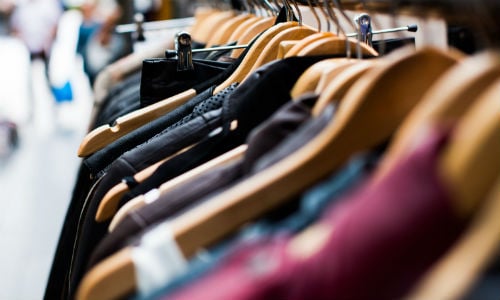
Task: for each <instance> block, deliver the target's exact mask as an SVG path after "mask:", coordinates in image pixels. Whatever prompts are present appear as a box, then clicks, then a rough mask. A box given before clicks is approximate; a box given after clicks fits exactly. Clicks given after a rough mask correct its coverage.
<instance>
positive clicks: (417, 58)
mask: <svg viewBox="0 0 500 300" xmlns="http://www.w3.org/2000/svg"><path fill="white" fill-rule="evenodd" d="M406 50H408V49H406ZM396 55H398V58H394V59H393V60H392V61H390V62H388V63H387V64H385V65H383V66H381V67H378V68H375V69H373V70H372V71H370V72H368V73H367V74H365V76H363V77H362V78H361V79H360V80H358V81H357V82H356V83H355V84H354V86H353V87H352V88H351V89H350V90H349V92H348V93H347V95H346V96H345V98H344V99H343V101H342V102H341V104H340V107H339V109H338V111H337V113H336V116H335V118H334V119H332V121H331V122H330V123H329V124H327V126H326V128H325V129H323V130H322V132H320V133H319V134H318V136H316V137H315V138H314V139H313V140H312V141H310V142H309V143H307V144H306V145H304V146H303V147H302V148H300V149H299V150H298V151H296V152H294V153H293V154H291V155H289V156H288V157H286V158H285V159H283V160H282V161H280V162H278V163H276V164H275V165H273V166H271V167H269V168H268V169H266V170H264V171H262V172H260V173H259V174H257V175H255V176H252V177H250V178H248V179H246V180H244V181H243V182H241V183H239V184H237V185H235V186H234V187H232V188H230V189H228V190H227V191H225V192H223V193H221V194H219V195H217V196H215V197H214V198H212V199H210V200H209V201H207V202H204V203H202V204H200V205H199V206H197V207H195V208H193V209H191V210H189V211H187V212H186V213H184V214H182V215H181V216H179V217H177V218H176V219H174V220H172V221H171V223H170V224H171V228H172V231H173V234H174V237H175V240H176V242H177V244H178V246H179V248H180V250H181V251H182V253H183V255H184V256H185V257H191V256H192V255H193V254H194V253H195V252H196V251H197V250H198V249H200V247H204V246H207V245H209V244H211V243H213V242H215V241H217V240H219V239H220V238H222V237H224V236H225V235H227V234H228V233H230V232H232V231H233V230H235V229H236V228H238V227H239V226H241V225H242V224H244V223H245V222H247V221H250V220H253V219H255V218H256V217H257V216H259V215H262V213H264V212H266V211H269V210H270V209H272V208H274V207H276V206H278V205H279V204H281V203H283V202H284V201H286V200H287V199H288V198H289V197H291V196H293V195H295V194H297V193H298V192H300V191H303V190H304V189H305V188H307V187H309V186H310V185H311V184H313V183H314V182H317V180H319V179H321V178H323V177H324V176H326V175H327V174H329V173H331V171H332V170H334V169H337V168H338V167H340V166H341V165H342V163H344V162H345V161H346V160H347V159H348V158H349V157H350V156H351V155H353V154H354V153H356V152H357V151H360V150H364V149H366V148H370V147H373V146H375V145H377V144H378V143H380V142H382V141H384V140H386V139H387V138H388V137H389V136H390V135H391V134H392V133H393V131H394V130H395V129H396V127H397V126H398V125H399V123H400V122H401V120H402V119H403V118H404V117H405V115H406V114H408V112H409V111H410V110H411V108H412V107H413V106H414V105H415V104H416V102H417V101H418V99H419V98H420V97H421V94H422V90H423V89H424V88H425V87H427V86H429V85H430V83H431V82H432V81H434V80H435V79H436V78H437V77H438V76H440V75H441V74H442V73H443V72H444V71H445V70H446V69H447V68H449V67H450V66H451V65H452V64H453V63H455V60H454V59H452V58H450V57H449V56H447V55H446V54H444V53H442V52H439V51H436V50H430V49H427V50H422V51H420V52H417V53H414V52H413V51H411V52H408V51H404V50H401V51H396V52H395V53H392V55H391V56H392V57H394V56H396ZM405 70H406V71H407V73H405ZM417 75H418V78H420V76H421V77H422V80H418V81H416V80H411V79H412V78H415V77H414V76H417ZM422 75H425V76H422ZM365 77H366V78H365ZM398 85H404V86H405V87H406V88H399V89H398V88H396V87H397V86H398ZM332 153H335V155H332ZM131 265H132V269H133V262H132V258H131V254H130V251H129V250H127V249H125V250H122V251H120V252H119V253H116V254H114V255H112V256H111V257H109V258H107V259H105V260H104V261H102V262H101V263H99V264H98V265H97V266H96V267H94V268H93V269H92V270H91V271H90V272H89V273H88V274H87V275H86V276H85V277H84V278H83V281H82V283H81V285H80V287H79V289H78V292H77V299H90V298H89V297H92V299H103V297H104V296H109V295H108V294H106V293H108V292H109V291H112V292H114V293H115V294H114V295H113V296H117V297H122V296H124V295H126V294H127V293H130V292H133V289H134V286H135V282H132V281H133V280H131V279H133V275H131V274H133V273H134V272H133V270H132V271H131ZM124 273H127V274H124ZM123 280H128V282H126V283H123V284H122V283H121V281H123ZM103 286H106V287H107V288H106V290H103Z"/></svg>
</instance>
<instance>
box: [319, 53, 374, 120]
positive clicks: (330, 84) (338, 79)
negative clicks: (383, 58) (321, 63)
mask: <svg viewBox="0 0 500 300" xmlns="http://www.w3.org/2000/svg"><path fill="white" fill-rule="evenodd" d="M375 67H376V61H374V60H365V61H358V62H357V63H355V64H352V65H349V66H348V67H347V68H345V69H344V70H343V71H342V72H340V73H338V74H332V73H328V74H326V77H324V78H322V79H321V80H320V82H319V84H318V87H317V89H316V93H317V94H319V95H321V96H320V97H319V99H318V100H317V101H316V104H315V105H314V108H313V111H312V115H313V116H319V115H320V114H321V112H322V111H323V110H324V109H325V108H326V106H327V105H329V103H331V99H334V100H335V101H342V99H343V98H344V96H345V94H346V93H347V91H348V90H349V88H350V87H351V86H352V85H353V84H354V83H355V82H356V81H357V80H358V79H359V78H361V76H363V75H364V74H365V73H367V72H368V71H370V70H371V69H373V68H375ZM332 75H335V76H334V77H333V76H332Z"/></svg>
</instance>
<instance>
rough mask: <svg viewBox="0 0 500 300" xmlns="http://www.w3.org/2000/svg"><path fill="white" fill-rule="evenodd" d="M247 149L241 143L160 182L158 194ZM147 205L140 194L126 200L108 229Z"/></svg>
mask: <svg viewBox="0 0 500 300" xmlns="http://www.w3.org/2000/svg"><path fill="white" fill-rule="evenodd" d="M246 149H247V145H241V146H239V147H236V148H235V149H233V150H230V151H228V152H226V153H224V154H222V155H220V156H218V157H216V158H214V159H212V160H210V161H208V162H206V163H205V164H203V165H200V166H198V167H196V168H194V169H192V170H190V171H188V172H186V173H184V174H182V175H179V176H177V177H176V178H173V179H171V180H169V181H167V182H165V183H164V184H162V185H161V186H160V187H159V188H158V193H159V195H164V194H166V193H168V192H169V191H171V190H172V189H174V188H175V187H177V186H180V185H181V184H184V183H185V182H187V181H190V180H192V179H193V178H195V177H197V176H198V175H201V174H203V173H206V172H210V170H213V169H214V168H217V167H220V166H222V165H226V164H228V163H230V162H233V161H235V160H238V159H240V158H241V157H243V155H244V154H245V152H246ZM145 205H147V201H146V198H145V196H144V195H140V196H138V197H136V198H134V199H132V200H130V201H129V202H127V203H126V204H125V205H124V206H123V207H122V208H120V209H119V210H118V212H116V214H115V216H114V217H113V220H112V221H111V224H110V225H109V231H113V230H114V228H115V227H116V226H117V225H118V224H119V223H120V222H121V221H122V220H123V219H124V218H125V217H126V216H127V215H128V214H129V213H130V212H131V211H133V210H136V209H138V208H141V207H143V206H145Z"/></svg>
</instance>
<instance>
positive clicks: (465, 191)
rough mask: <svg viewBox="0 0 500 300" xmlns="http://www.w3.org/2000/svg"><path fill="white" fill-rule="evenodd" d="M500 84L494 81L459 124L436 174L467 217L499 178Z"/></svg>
mask: <svg viewBox="0 0 500 300" xmlns="http://www.w3.org/2000/svg"><path fill="white" fill-rule="evenodd" d="M499 99H500V80H497V81H495V82H494V83H493V84H492V85H491V87H490V88H488V89H487V90H486V91H485V92H484V93H483V94H482V95H480V96H479V98H478V100H477V102H476V103H474V104H473V106H472V107H471V109H470V110H469V111H468V112H467V114H466V115H465V116H464V117H463V119H462V120H461V121H460V122H459V124H458V128H456V130H455V132H454V134H453V138H452V140H451V142H450V144H449V145H448V147H446V149H445V151H444V153H443V155H442V157H441V159H440V166H439V170H440V171H441V172H440V173H441V175H442V178H443V180H444V182H445V183H446V184H447V186H448V187H449V188H450V189H451V192H452V195H453V196H454V199H456V200H457V201H454V202H453V203H454V204H456V209H457V212H458V213H459V214H460V215H462V216H470V215H471V214H472V213H473V212H474V210H475V209H476V207H477V206H478V205H479V204H480V203H481V200H482V199H484V197H485V196H486V193H487V192H488V190H489V189H490V188H491V187H492V186H493V184H494V182H495V180H496V179H497V178H498V177H499V176H500V155H499V154H500V101H499Z"/></svg>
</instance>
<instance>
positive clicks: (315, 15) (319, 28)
mask: <svg viewBox="0 0 500 300" xmlns="http://www.w3.org/2000/svg"><path fill="white" fill-rule="evenodd" d="M307 5H309V8H310V9H311V12H312V13H313V16H314V19H316V23H317V24H318V27H317V29H318V32H321V20H320V19H319V15H318V13H317V12H316V9H315V8H314V6H313V5H312V2H311V0H307Z"/></svg>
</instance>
